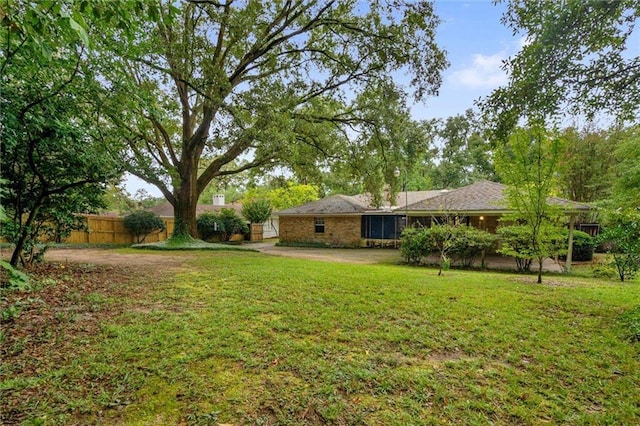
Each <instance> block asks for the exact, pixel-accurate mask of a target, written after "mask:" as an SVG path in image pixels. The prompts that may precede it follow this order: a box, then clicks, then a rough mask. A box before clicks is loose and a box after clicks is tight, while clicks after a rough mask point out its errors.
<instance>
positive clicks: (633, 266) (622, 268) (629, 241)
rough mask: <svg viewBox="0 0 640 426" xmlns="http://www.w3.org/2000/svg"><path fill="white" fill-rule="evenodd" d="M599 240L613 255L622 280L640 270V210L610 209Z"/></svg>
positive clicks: (630, 277) (631, 276) (629, 277)
mask: <svg viewBox="0 0 640 426" xmlns="http://www.w3.org/2000/svg"><path fill="white" fill-rule="evenodd" d="M598 242H599V243H600V244H603V245H604V247H605V248H606V250H607V253H610V254H611V255H612V256H613V264H614V265H615V267H616V270H617V272H618V276H619V277H620V281H625V280H626V279H632V278H633V277H634V276H635V274H636V273H637V272H638V270H640V212H638V210H631V209H626V210H625V209H619V210H616V211H609V212H608V213H607V214H606V216H605V218H604V228H603V230H602V232H601V233H600V235H598Z"/></svg>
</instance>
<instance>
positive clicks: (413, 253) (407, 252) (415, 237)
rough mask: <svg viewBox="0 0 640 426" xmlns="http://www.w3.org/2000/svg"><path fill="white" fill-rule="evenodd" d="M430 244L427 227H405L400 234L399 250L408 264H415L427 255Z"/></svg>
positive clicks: (429, 250)
mask: <svg viewBox="0 0 640 426" xmlns="http://www.w3.org/2000/svg"><path fill="white" fill-rule="evenodd" d="M431 249H432V245H431V241H430V239H429V228H405V229H404V231H402V235H401V236H400V252H401V254H402V257H404V258H405V259H406V261H407V263H408V264H410V265H417V264H419V263H420V259H422V258H423V257H425V256H427V255H429V253H430V252H431Z"/></svg>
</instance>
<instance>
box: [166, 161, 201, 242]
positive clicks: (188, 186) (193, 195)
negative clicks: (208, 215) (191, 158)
mask: <svg viewBox="0 0 640 426" xmlns="http://www.w3.org/2000/svg"><path fill="white" fill-rule="evenodd" d="M193 175H194V176H193V177H187V179H182V182H181V185H180V187H179V188H175V189H174V195H175V204H174V205H173V216H174V217H175V220H176V224H175V228H174V230H173V234H172V235H171V238H172V239H173V238H174V237H186V236H187V235H190V236H191V237H193V238H198V226H197V224H196V206H197V205H198V196H199V194H198V193H197V190H196V182H195V173H193Z"/></svg>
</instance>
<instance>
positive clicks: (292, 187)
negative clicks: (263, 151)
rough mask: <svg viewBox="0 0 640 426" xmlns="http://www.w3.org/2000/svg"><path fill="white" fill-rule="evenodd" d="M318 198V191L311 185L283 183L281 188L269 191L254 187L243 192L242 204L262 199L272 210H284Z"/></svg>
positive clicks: (265, 188) (264, 188)
mask: <svg viewBox="0 0 640 426" xmlns="http://www.w3.org/2000/svg"><path fill="white" fill-rule="evenodd" d="M318 198H319V190H318V188H317V187H316V186H313V185H300V184H293V183H290V182H284V183H283V186H279V187H277V188H273V189H269V188H267V187H255V188H251V189H249V190H248V191H247V192H245V194H244V197H243V198H242V200H243V202H251V201H254V200H258V199H264V200H267V201H268V202H269V204H270V205H271V207H272V208H273V209H274V210H284V209H288V208H290V207H295V206H299V205H301V204H304V203H308V202H310V201H315V200H317V199H318Z"/></svg>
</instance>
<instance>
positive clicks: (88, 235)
mask: <svg viewBox="0 0 640 426" xmlns="http://www.w3.org/2000/svg"><path fill="white" fill-rule="evenodd" d="M82 216H84V217H85V218H86V219H87V230H86V231H73V232H71V235H70V236H69V237H68V238H67V239H66V240H65V241H64V242H65V243H68V244H133V243H135V242H136V241H135V240H134V236H133V235H131V234H130V233H129V231H127V229H126V228H125V227H124V218H123V217H110V216H96V215H82ZM162 220H163V221H164V225H165V230H164V231H161V232H154V233H152V234H149V235H147V238H146V239H145V240H144V242H145V243H155V242H158V241H164V240H166V239H167V238H169V236H170V235H171V233H172V232H173V227H174V224H175V221H174V218H172V217H163V218H162Z"/></svg>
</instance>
